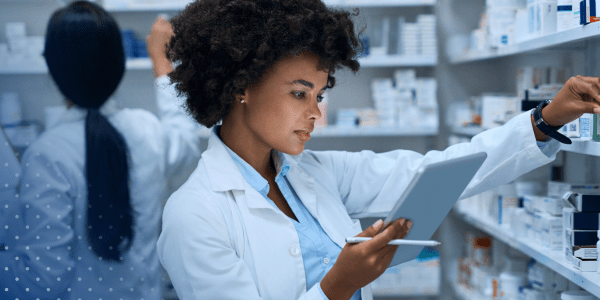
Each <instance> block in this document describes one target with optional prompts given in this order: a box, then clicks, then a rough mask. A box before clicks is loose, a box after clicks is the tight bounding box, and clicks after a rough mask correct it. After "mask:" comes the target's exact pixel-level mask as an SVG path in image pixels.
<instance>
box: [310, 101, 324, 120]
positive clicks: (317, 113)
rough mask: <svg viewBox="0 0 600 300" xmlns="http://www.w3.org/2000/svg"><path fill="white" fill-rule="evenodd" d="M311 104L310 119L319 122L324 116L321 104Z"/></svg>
mask: <svg viewBox="0 0 600 300" xmlns="http://www.w3.org/2000/svg"><path fill="white" fill-rule="evenodd" d="M310 103H311V104H310V108H309V110H308V114H309V119H315V120H318V119H319V118H321V116H322V114H321V109H320V108H319V103H318V102H317V101H311V102H310Z"/></svg>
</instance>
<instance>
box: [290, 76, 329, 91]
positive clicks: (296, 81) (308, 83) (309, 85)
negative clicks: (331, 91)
mask: <svg viewBox="0 0 600 300" xmlns="http://www.w3.org/2000/svg"><path fill="white" fill-rule="evenodd" d="M288 84H301V85H304V86H307V87H309V88H311V89H312V88H314V87H315V85H314V84H313V83H312V82H310V81H306V80H304V79H296V80H294V81H292V82H288ZM325 89H327V85H325V86H324V87H323V88H322V89H321V91H323V90H325Z"/></svg>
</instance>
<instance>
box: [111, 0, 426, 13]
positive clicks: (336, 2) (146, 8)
mask: <svg viewBox="0 0 600 300" xmlns="http://www.w3.org/2000/svg"><path fill="white" fill-rule="evenodd" d="M165 2H166V1H165ZM189 2H191V1H188V2H186V1H171V2H170V3H161V4H137V3H136V4H128V3H126V2H124V1H123V4H122V5H104V9H106V10H107V11H109V12H151V11H156V12H158V11H178V10H182V9H184V8H185V6H186V5H187V3H189ZM323 2H325V4H327V5H331V6H340V7H406V6H433V5H435V4H436V3H437V0H379V1H374V0H325V1H323Z"/></svg>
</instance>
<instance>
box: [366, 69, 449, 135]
mask: <svg viewBox="0 0 600 300" xmlns="http://www.w3.org/2000/svg"><path fill="white" fill-rule="evenodd" d="M371 89H372V97H373V102H374V104H375V111H376V113H377V118H378V119H379V124H380V125H382V126H394V127H402V128H407V127H410V128H413V127H414V128H417V127H426V128H437V127H438V122H439V121H438V104H437V81H436V79H435V78H417V77H416V71H415V70H414V69H403V70H397V71H395V72H394V79H392V78H376V79H374V80H373V81H372V82H371Z"/></svg>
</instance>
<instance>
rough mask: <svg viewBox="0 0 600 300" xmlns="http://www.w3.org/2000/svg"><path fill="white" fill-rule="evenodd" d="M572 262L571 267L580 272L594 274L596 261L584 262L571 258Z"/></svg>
mask: <svg viewBox="0 0 600 300" xmlns="http://www.w3.org/2000/svg"><path fill="white" fill-rule="evenodd" d="M572 262H573V267H575V269H578V270H580V271H581V272H596V269H597V267H596V266H597V265H596V264H597V263H598V262H597V261H596V260H587V259H586V260H584V259H581V258H578V257H573V259H572Z"/></svg>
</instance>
